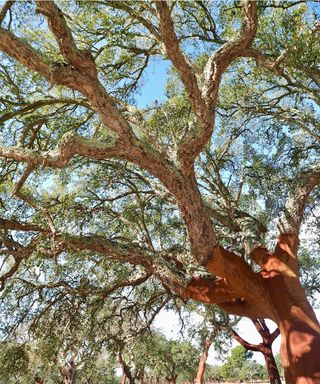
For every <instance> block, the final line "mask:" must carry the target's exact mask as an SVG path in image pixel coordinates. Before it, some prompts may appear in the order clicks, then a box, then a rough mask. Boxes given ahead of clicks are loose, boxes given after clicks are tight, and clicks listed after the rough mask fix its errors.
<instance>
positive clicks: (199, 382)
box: [196, 337, 212, 384]
mask: <svg viewBox="0 0 320 384" xmlns="http://www.w3.org/2000/svg"><path fill="white" fill-rule="evenodd" d="M211 344H212V339H211V338H210V337H208V338H207V339H206V340H205V343H204V348H203V352H202V354H201V356H200V360H199V366H198V372H197V377H196V384H202V383H203V377H204V372H205V370H206V361H207V359H208V354H209V349H210V346H211Z"/></svg>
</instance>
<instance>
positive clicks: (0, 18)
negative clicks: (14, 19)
mask: <svg viewBox="0 0 320 384" xmlns="http://www.w3.org/2000/svg"><path fill="white" fill-rule="evenodd" d="M13 3H14V2H13V1H11V0H7V1H6V2H5V3H4V5H3V7H2V8H1V10H0V25H1V24H2V22H3V20H4V18H5V17H6V14H7V12H8V10H9V9H10V8H11V6H12V5H13Z"/></svg>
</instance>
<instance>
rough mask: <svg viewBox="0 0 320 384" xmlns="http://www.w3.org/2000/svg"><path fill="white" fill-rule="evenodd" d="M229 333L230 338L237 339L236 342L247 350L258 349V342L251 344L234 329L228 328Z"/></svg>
mask: <svg viewBox="0 0 320 384" xmlns="http://www.w3.org/2000/svg"><path fill="white" fill-rule="evenodd" d="M229 334H230V336H231V337H232V338H234V339H235V340H237V342H238V343H240V344H241V345H242V346H243V347H245V348H246V349H248V350H249V351H257V352H259V351H260V345H259V344H251V343H249V342H248V341H246V340H244V339H243V338H242V337H241V336H240V335H239V334H238V333H237V332H236V331H234V330H233V329H230V330H229Z"/></svg>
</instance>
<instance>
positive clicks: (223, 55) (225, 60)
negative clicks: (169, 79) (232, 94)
mask: <svg viewBox="0 0 320 384" xmlns="http://www.w3.org/2000/svg"><path fill="white" fill-rule="evenodd" d="M243 13H244V17H243V22H242V27H241V29H240V31H239V32H238V34H237V36H236V37H235V38H234V39H233V40H232V41H229V42H228V43H226V44H224V45H223V46H222V47H221V48H219V49H218V50H217V51H216V52H215V53H214V54H213V55H212V56H211V57H210V59H209V60H208V62H207V64H206V66H205V69H204V76H205V89H204V94H205V99H206V102H207V103H208V104H209V105H210V107H211V108H215V106H216V101H217V93H218V88H219V84H220V81H221V76H222V74H223V72H224V71H225V70H226V69H227V67H228V66H229V65H230V64H231V63H232V62H233V61H234V60H235V59H236V58H237V57H240V56H242V54H243V51H244V50H245V49H247V48H249V47H250V46H251V44H252V42H253V40H254V37H255V35H256V31H257V26H258V17H257V3H256V1H251V0H246V1H245V3H244V5H243Z"/></svg>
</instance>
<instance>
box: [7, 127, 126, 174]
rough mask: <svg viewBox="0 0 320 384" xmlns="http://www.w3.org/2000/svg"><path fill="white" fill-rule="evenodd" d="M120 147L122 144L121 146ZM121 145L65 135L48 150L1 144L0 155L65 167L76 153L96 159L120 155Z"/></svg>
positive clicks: (40, 164)
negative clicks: (57, 144)
mask: <svg viewBox="0 0 320 384" xmlns="http://www.w3.org/2000/svg"><path fill="white" fill-rule="evenodd" d="M119 147H120V146H119ZM121 153H122V149H121V147H120V148H118V147H115V146H112V145H110V146H108V145H107V144H105V143H101V142H99V141H96V140H94V139H86V138H83V137H81V136H75V135H70V134H68V135H65V136H64V137H63V138H62V140H61V142H60V145H59V147H58V148H57V149H55V150H52V151H47V152H40V151H33V150H31V149H28V148H21V147H2V146H0V157H4V158H6V159H11V160H16V161H19V162H26V163H29V164H30V165H33V166H34V167H36V166H46V167H51V168H63V167H65V166H66V165H67V163H68V161H69V160H70V159H71V158H72V157H73V156H75V155H81V156H86V157H91V158H96V159H106V158H109V157H115V156H120V154H121Z"/></svg>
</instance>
